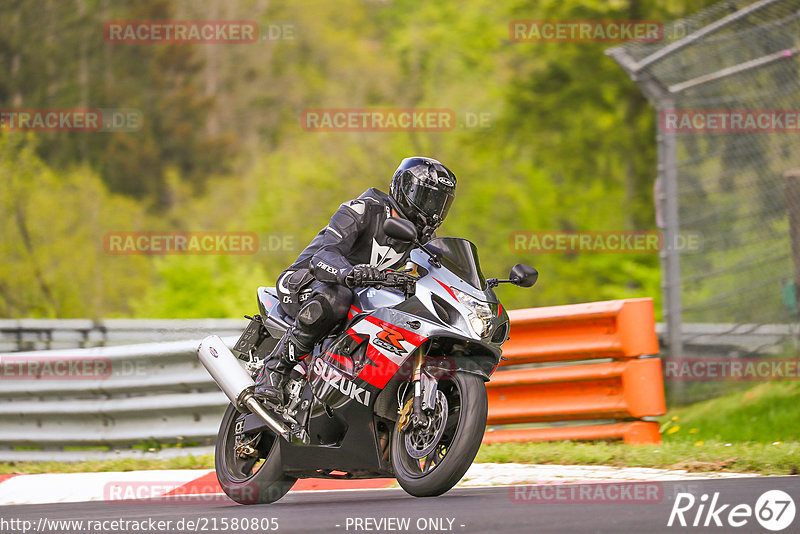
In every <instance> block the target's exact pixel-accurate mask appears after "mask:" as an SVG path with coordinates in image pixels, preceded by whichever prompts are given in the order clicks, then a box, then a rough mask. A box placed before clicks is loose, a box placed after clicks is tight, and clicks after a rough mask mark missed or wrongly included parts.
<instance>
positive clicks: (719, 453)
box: [0, 382, 800, 475]
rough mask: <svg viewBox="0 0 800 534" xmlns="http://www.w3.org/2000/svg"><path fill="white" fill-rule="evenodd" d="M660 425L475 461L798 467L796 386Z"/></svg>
mask: <svg viewBox="0 0 800 534" xmlns="http://www.w3.org/2000/svg"><path fill="white" fill-rule="evenodd" d="M661 430H662V435H663V443H661V444H660V445H654V446H638V447H632V446H629V445H625V444H623V443H618V442H595V443H582V442H569V441H565V442H535V443H499V444H492V445H484V446H483V447H481V449H480V451H479V452H478V457H477V458H476V461H477V462H517V463H541V464H573V465H613V466H632V467H634V466H635V467H656V468H672V469H686V470H689V471H733V472H752V473H762V474H770V475H788V474H797V473H798V472H800V383H798V382H765V383H760V384H756V385H754V386H753V387H751V388H748V389H746V390H743V391H736V392H733V393H729V394H726V395H723V396H721V397H718V398H715V399H711V400H708V401H703V402H699V403H696V404H692V405H690V406H685V407H682V408H678V409H675V410H672V411H670V413H668V414H667V415H666V416H664V417H662V418H661ZM213 468H214V458H213V457H212V456H197V457H195V456H188V457H185V458H171V459H164V460H150V459H144V458H137V459H127V460H126V459H114V460H98V461H88V462H79V463H58V462H17V463H0V475H3V474H16V473H75V472H87V471H92V472H93V471H134V470H142V469H213Z"/></svg>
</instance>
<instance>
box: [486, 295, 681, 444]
mask: <svg viewBox="0 0 800 534" xmlns="http://www.w3.org/2000/svg"><path fill="white" fill-rule="evenodd" d="M509 316H510V318H511V334H510V339H509V341H508V342H507V343H506V345H505V347H504V351H503V355H504V356H506V357H507V358H508V361H507V362H504V363H503V367H508V366H518V365H520V364H530V363H537V364H541V363H545V362H564V361H576V360H592V359H598V358H613V359H614V360H615V361H612V362H610V363H585V364H578V365H560V366H552V367H537V368H522V369H520V368H513V369H504V368H501V369H500V370H499V371H498V372H497V373H496V374H495V375H494V376H493V377H492V380H491V381H490V382H489V383H488V384H487V392H488V395H489V418H488V424H489V425H511V424H532V423H542V422H558V421H565V422H566V421H586V420H598V419H602V420H622V421H621V422H617V423H611V424H594V425H590V426H559V427H547V428H523V429H508V430H507V429H501V430H496V431H489V432H487V434H486V436H485V438H484V442H487V443H493V442H499V441H530V440H560V439H612V438H617V439H619V438H621V439H623V440H624V441H625V442H626V443H631V444H644V443H659V442H660V439H661V437H660V435H659V432H658V423H656V422H654V421H641V420H638V421H637V420H636V419H640V418H642V417H649V416H656V415H662V414H664V413H665V411H666V405H665V402H664V382H663V377H662V373H661V360H660V359H659V358H641V356H650V355H655V354H658V339H657V337H656V332H655V318H654V315H653V301H652V299H629V300H615V301H608V302H592V303H589V304H574V305H569V306H554V307H549V308H536V309H527V310H512V311H509Z"/></svg>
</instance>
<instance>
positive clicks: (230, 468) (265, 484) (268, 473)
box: [214, 404, 297, 504]
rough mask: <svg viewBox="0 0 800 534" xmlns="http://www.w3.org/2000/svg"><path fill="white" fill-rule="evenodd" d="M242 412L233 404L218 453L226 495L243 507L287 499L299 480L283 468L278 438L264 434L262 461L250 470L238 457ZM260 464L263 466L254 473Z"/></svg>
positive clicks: (218, 468)
mask: <svg viewBox="0 0 800 534" xmlns="http://www.w3.org/2000/svg"><path fill="white" fill-rule="evenodd" d="M238 416H239V412H238V411H237V410H236V408H235V407H234V406H233V405H232V404H231V405H229V406H228V409H227V410H226V411H225V415H224V416H223V417H222V423H220V426H219V432H218V433H217V446H216V449H215V451H214V467H215V470H216V472H217V480H219V485H220V486H222V490H223V491H224V492H225V494H226V495H227V496H228V497H230V498H231V499H233V500H234V501H236V502H238V503H239V504H267V503H272V502H275V501H277V500H278V499H280V498H281V497H283V496H284V495H286V493H287V492H288V491H289V489H291V487H292V486H293V485H294V483H295V482H296V481H297V479H296V478H293V477H289V476H286V475H285V474H284V473H283V468H282V466H281V454H280V446H279V444H278V441H277V440H279V439H281V438H278V437H277V436H275V435H274V434H272V433H270V432H263V433H262V435H261V438H260V440H259V442H258V445H257V446H256V449H257V450H258V451H259V457H260V460H258V461H257V462H253V463H252V464H250V465H249V467H248V462H245V461H242V460H240V459H238V458H237V457H236V455H235V454H234V442H235V439H236V438H235V436H234V434H235V433H234V423H235V422H236V418H237V417H238ZM257 463H260V465H259V466H258V467H257V469H255V470H253V468H254V467H255V466H256V464H257Z"/></svg>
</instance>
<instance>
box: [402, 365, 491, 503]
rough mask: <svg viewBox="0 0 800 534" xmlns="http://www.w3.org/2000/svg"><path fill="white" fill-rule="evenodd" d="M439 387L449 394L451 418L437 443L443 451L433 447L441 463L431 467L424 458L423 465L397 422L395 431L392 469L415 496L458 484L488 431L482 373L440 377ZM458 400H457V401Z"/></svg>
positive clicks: (405, 488)
mask: <svg viewBox="0 0 800 534" xmlns="http://www.w3.org/2000/svg"><path fill="white" fill-rule="evenodd" d="M439 390H440V391H442V392H444V393H445V396H446V397H447V401H448V420H447V422H446V424H445V432H444V434H443V435H442V436H441V438H440V440H439V443H438V445H437V449H438V448H442V447H443V451H444V452H443V453H437V452H436V451H437V449H434V452H432V453H431V454H437V458H438V463H436V464H435V465H434V464H433V462H431V466H430V469H429V470H428V469H427V468H426V467H425V466H426V465H427V463H426V462H427V458H426V459H425V460H422V462H424V466H420V463H421V461H420V460H415V459H414V458H412V457H411V455H410V454H409V453H408V452H407V450H406V445H405V435H404V434H402V433H401V432H400V431H399V430H398V428H397V427H398V425H397V424H395V427H394V430H393V431H392V456H391V459H392V469H393V470H394V474H395V477H396V478H397V482H398V483H399V484H400V486H401V487H402V488H403V489H404V490H406V492H408V493H409V494H411V495H413V496H415V497H433V496H436V495H441V494H443V493H445V492H446V491H448V490H450V488H452V487H453V486H455V485H456V483H458V481H459V480H461V477H463V476H464V473H466V472H467V469H469V466H470V465H471V464H472V460H474V459H475V455H476V454H478V449H479V448H480V446H481V440H482V439H483V434H484V432H485V431H486V413H487V410H488V404H489V403H488V400H487V397H486V384H485V383H484V381H483V379H482V378H481V377H479V376H477V375H474V374H470V373H463V372H459V373H455V375H454V376H453V378H452V379H450V380H440V381H439ZM456 394H457V398H456ZM456 400H457V401H458V402H454V401H456ZM456 417H457V418H456ZM439 454H441V456H440V457H439V456H438V455H439Z"/></svg>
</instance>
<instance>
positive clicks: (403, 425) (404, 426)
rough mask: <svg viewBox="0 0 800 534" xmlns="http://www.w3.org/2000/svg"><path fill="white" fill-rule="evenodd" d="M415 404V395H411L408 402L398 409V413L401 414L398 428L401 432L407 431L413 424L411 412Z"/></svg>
mask: <svg viewBox="0 0 800 534" xmlns="http://www.w3.org/2000/svg"><path fill="white" fill-rule="evenodd" d="M413 404H414V397H411V398H410V399H408V402H406V405H405V406H403V407H402V408H401V409H400V410H398V411H397V413H398V414H400V418H399V419H398V420H397V428H398V429H399V430H400V432H405V431H406V430H408V427H409V426H410V425H411V412H412V410H413V408H414V406H413Z"/></svg>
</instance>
